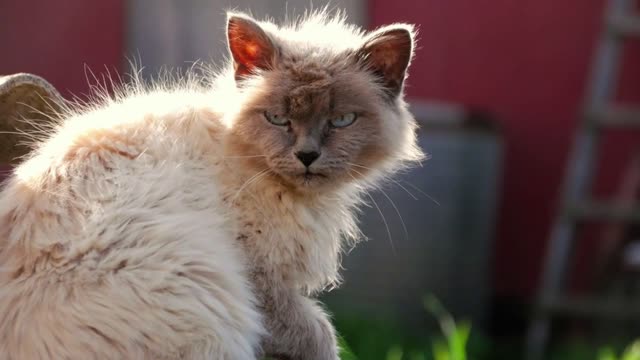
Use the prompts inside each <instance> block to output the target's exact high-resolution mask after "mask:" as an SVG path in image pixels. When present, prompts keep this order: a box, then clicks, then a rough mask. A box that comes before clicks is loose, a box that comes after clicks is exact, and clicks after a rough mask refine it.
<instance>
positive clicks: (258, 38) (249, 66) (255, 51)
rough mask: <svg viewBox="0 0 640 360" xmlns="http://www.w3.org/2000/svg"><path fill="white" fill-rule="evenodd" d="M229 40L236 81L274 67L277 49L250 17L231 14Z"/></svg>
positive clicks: (228, 29)
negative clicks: (257, 71)
mask: <svg viewBox="0 0 640 360" xmlns="http://www.w3.org/2000/svg"><path fill="white" fill-rule="evenodd" d="M227 39H228V41H229V50H230V52H231V56H232V57H233V62H234V66H235V75H236V76H235V77H236V81H237V80H240V79H242V78H243V77H245V76H247V75H251V74H252V73H254V72H255V71H256V70H267V69H270V68H271V67H272V65H273V62H274V60H275V55H276V47H275V45H274V44H273V42H272V41H271V38H269V35H267V33H266V32H265V31H264V30H262V28H261V27H260V25H259V24H258V23H257V22H255V21H254V20H253V19H251V18H249V17H248V16H245V15H241V14H229V16H228V20H227Z"/></svg>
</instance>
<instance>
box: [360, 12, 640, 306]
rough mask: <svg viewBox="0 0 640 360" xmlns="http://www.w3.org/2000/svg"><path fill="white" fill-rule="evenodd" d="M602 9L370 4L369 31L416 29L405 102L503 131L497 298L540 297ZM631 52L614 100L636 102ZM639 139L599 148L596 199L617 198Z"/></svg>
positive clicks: (636, 50) (638, 86)
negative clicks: (477, 115)
mask: <svg viewBox="0 0 640 360" xmlns="http://www.w3.org/2000/svg"><path fill="white" fill-rule="evenodd" d="M603 9H604V1H602V0H588V1H585V0H567V1H556V0H526V1H477V0H455V1H450V0H420V1H417V0H416V1H411V0H397V1H387V0H371V6H370V19H371V21H372V22H371V26H372V27H375V26H379V25H382V24H386V23H390V22H397V21H407V22H412V23H415V24H418V25H419V33H420V36H419V39H420V41H419V49H418V51H417V58H416V60H415V62H414V63H413V64H412V69H411V76H410V78H409V81H408V83H409V88H408V94H409V96H411V97H417V98H427V99H439V100H445V101H452V102H459V103H464V104H469V105H477V106H482V107H484V108H487V109H488V110H490V111H492V112H493V114H494V115H495V116H496V118H497V119H498V121H499V122H500V124H501V125H502V127H503V129H504V135H505V145H506V146H505V174H504V180H503V191H502V205H501V209H500V212H499V214H500V221H499V224H498V232H497V234H498V235H497V243H496V244H495V248H496V264H495V269H494V282H495V289H496V292H497V294H502V295H509V296H520V297H530V296H531V295H533V294H534V291H535V290H536V289H537V285H538V279H539V275H540V270H541V264H542V260H543V258H544V251H545V247H546V243H547V239H548V236H549V231H550V225H551V223H552V220H553V218H554V216H555V214H556V212H557V204H558V200H559V198H558V195H559V194H560V191H561V182H562V180H563V176H564V173H565V166H566V163H567V155H568V151H569V148H570V144H571V141H572V139H573V134H574V130H575V128H576V125H577V120H578V114H579V110H580V106H581V104H582V101H583V95H584V94H585V92H586V86H587V78H588V74H589V70H590V65H591V59H592V54H593V52H594V49H595V47H594V46H595V44H596V39H597V34H599V32H600V29H601V27H602V19H603ZM628 48H629V49H630V50H631V51H630V52H629V54H628V56H627V57H626V59H625V66H624V70H623V73H624V75H623V78H622V81H621V82H622V84H621V92H620V97H621V98H624V99H627V100H636V101H640V46H638V44H633V45H631V46H628ZM637 139H638V138H637V137H636V138H633V137H631V136H629V135H625V134H622V135H614V136H613V137H609V138H608V139H607V140H606V141H605V143H606V151H605V154H604V155H603V160H602V163H603V166H602V168H601V170H603V173H604V174H605V175H604V176H602V177H601V178H600V180H599V181H598V182H597V185H596V189H597V192H598V193H604V192H608V191H610V190H611V189H613V188H615V184H616V183H617V180H618V175H619V173H620V169H621V168H622V165H623V164H624V163H625V161H626V160H627V159H628V157H627V155H626V154H627V152H628V150H630V148H631V147H632V146H633V144H634V141H635V144H638V143H640V142H638V141H637ZM592 246H594V245H593V244H592ZM588 253H589V252H588V251H587V253H586V254H588ZM591 253H593V251H591ZM585 256H586V255H585Z"/></svg>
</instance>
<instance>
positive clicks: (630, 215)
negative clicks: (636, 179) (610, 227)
mask: <svg viewBox="0 0 640 360" xmlns="http://www.w3.org/2000/svg"><path fill="white" fill-rule="evenodd" d="M568 214H569V216H572V217H575V218H577V219H579V220H603V221H621V222H628V223H640V205H635V206H633V207H627V206H620V205H616V204H606V203H596V202H585V203H582V204H576V205H573V206H570V207H569V208H568Z"/></svg>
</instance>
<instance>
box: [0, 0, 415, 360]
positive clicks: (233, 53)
mask: <svg viewBox="0 0 640 360" xmlns="http://www.w3.org/2000/svg"><path fill="white" fill-rule="evenodd" d="M227 29H228V45H229V51H230V56H229V61H228V63H227V64H225V65H224V66H223V67H222V68H221V69H219V70H213V68H211V67H208V66H206V65H200V66H199V67H198V68H197V69H192V70H189V71H188V72H186V73H183V74H173V75H172V74H171V73H166V74H164V75H162V76H160V77H159V78H158V79H156V80H155V81H153V82H151V83H145V82H144V81H143V80H141V78H140V77H139V76H138V75H137V74H135V73H134V75H132V76H131V78H130V79H128V80H127V81H126V82H125V84H124V85H121V86H117V87H116V88H115V90H114V94H113V95H110V94H109V92H108V91H106V90H105V89H106V87H105V88H95V89H94V91H95V96H94V97H93V98H92V99H91V100H90V101H85V102H82V103H80V102H76V103H73V104H71V103H70V104H67V105H66V107H65V108H64V111H63V112H62V113H61V114H60V116H59V117H60V119H61V120H60V121H59V122H58V124H57V125H56V126H55V128H54V129H43V131H42V133H40V134H33V135H32V138H33V139H34V140H35V143H34V150H33V152H32V153H31V155H30V156H29V157H28V158H27V159H25V161H24V162H23V163H22V164H21V165H20V166H18V167H17V168H16V169H15V172H14V174H13V176H12V177H11V178H10V179H9V180H8V182H7V183H6V185H5V187H4V190H3V192H2V195H1V197H0V222H1V224H0V232H1V233H0V266H1V271H0V354H3V359H10V360H17V359H34V360H38V359H64V358H68V359H123V358H126V359H167V360H169V359H229V360H231V359H233V360H236V359H249V360H250V359H257V358H261V357H262V356H265V355H269V356H273V357H284V358H287V359H337V358H338V357H337V356H338V355H337V345H336V340H335V334H334V330H333V326H332V325H331V323H330V321H329V319H328V316H327V315H326V314H325V312H324V310H323V309H322V307H321V305H320V304H318V303H317V302H316V300H314V299H313V295H314V294H317V293H318V292H319V291H322V290H323V289H325V288H327V287H335V286H337V285H338V284H339V281H340V277H339V273H338V270H339V268H340V256H341V254H342V252H343V251H344V250H345V249H346V248H347V247H350V246H353V245H354V244H355V242H356V241H357V240H359V239H360V232H359V230H358V227H357V224H356V217H355V216H356V213H357V208H358V206H359V205H361V203H362V200H368V198H367V197H368V196H369V195H368V192H367V191H368V190H370V189H372V188H374V187H376V186H378V185H379V184H380V183H381V182H382V181H384V180H385V179H388V178H389V177H390V176H392V175H393V174H394V173H396V172H397V171H398V170H400V169H404V168H407V167H408V166H410V165H412V164H416V163H418V162H419V161H421V160H422V159H423V154H422V152H421V151H420V149H419V148H418V146H417V144H416V135H415V130H416V122H415V120H414V119H413V117H412V116H411V114H410V113H409V112H408V110H407V106H406V104H405V103H404V101H403V86H404V81H405V77H406V70H407V67H408V66H409V63H410V61H411V57H412V56H413V51H414V48H415V44H414V41H415V40H414V37H415V35H414V30H413V27H412V26H410V25H406V24H395V25H389V26H386V27H383V28H380V29H378V30H376V31H373V32H370V33H367V32H364V31H362V30H360V29H358V28H356V27H354V26H351V25H348V24H346V23H345V17H344V16H343V15H342V14H337V15H332V14H330V13H328V12H326V11H320V12H315V13H311V14H309V15H307V16H305V17H303V18H301V19H298V20H295V21H292V22H290V23H288V24H285V25H283V26H278V25H276V24H273V23H271V22H260V21H256V20H254V19H252V18H251V17H249V16H248V15H245V14H241V13H231V14H229V16H228V24H227ZM392 181H393V180H392Z"/></svg>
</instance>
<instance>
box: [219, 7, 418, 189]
mask: <svg viewBox="0 0 640 360" xmlns="http://www.w3.org/2000/svg"><path fill="white" fill-rule="evenodd" d="M227 34H228V43H229V49H230V53H231V58H232V61H233V72H234V81H235V86H236V91H237V92H238V95H239V96H238V97H239V98H240V99H241V100H240V102H239V105H238V106H237V108H238V111H237V113H236V114H235V115H234V116H233V120H232V121H231V123H232V125H231V133H230V136H229V141H228V146H227V153H228V154H231V155H233V156H234V157H235V156H237V157H238V158H243V159H245V160H244V161H241V162H238V163H239V164H241V165H240V166H245V167H247V168H248V170H250V171H251V172H254V173H255V174H258V173H260V172H264V173H265V174H266V175H268V176H269V177H271V178H274V179H276V180H277V181H279V182H282V183H285V184H287V185H288V186H290V187H292V188H295V189H298V190H302V191H318V190H323V189H326V188H327V187H336V186H340V185H342V184H345V183H349V182H354V181H365V182H367V181H371V180H374V179H376V178H379V177H380V176H381V175H385V174H388V173H390V172H392V171H393V170H396V169H397V168H399V167H401V166H404V165H406V164H407V163H410V162H414V161H419V160H420V159H421V158H422V156H423V154H422V152H421V151H420V150H419V148H418V147H417V145H416V135H415V128H416V125H415V120H414V119H413V117H412V116H411V114H410V113H409V112H408V110H407V109H406V104H405V103H404V101H403V99H402V97H403V86H404V80H405V78H406V71H407V68H408V66H409V63H410V62H411V58H412V56H413V51H414V30H413V27H412V26H410V25H406V24H396V25H390V26H386V27H383V28H380V29H378V30H376V31H373V32H371V33H364V32H362V31H361V30H358V29H356V28H355V27H352V26H348V25H345V24H344V21H343V18H341V17H339V16H338V17H328V16H326V14H315V15H312V16H310V17H307V18H305V19H304V20H301V21H299V22H297V23H295V24H292V25H289V26H286V27H278V26H276V25H274V24H272V23H268V22H258V21H255V20H254V19H252V18H250V17H249V16H246V15H243V14H230V15H229V18H228V24H227Z"/></svg>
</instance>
